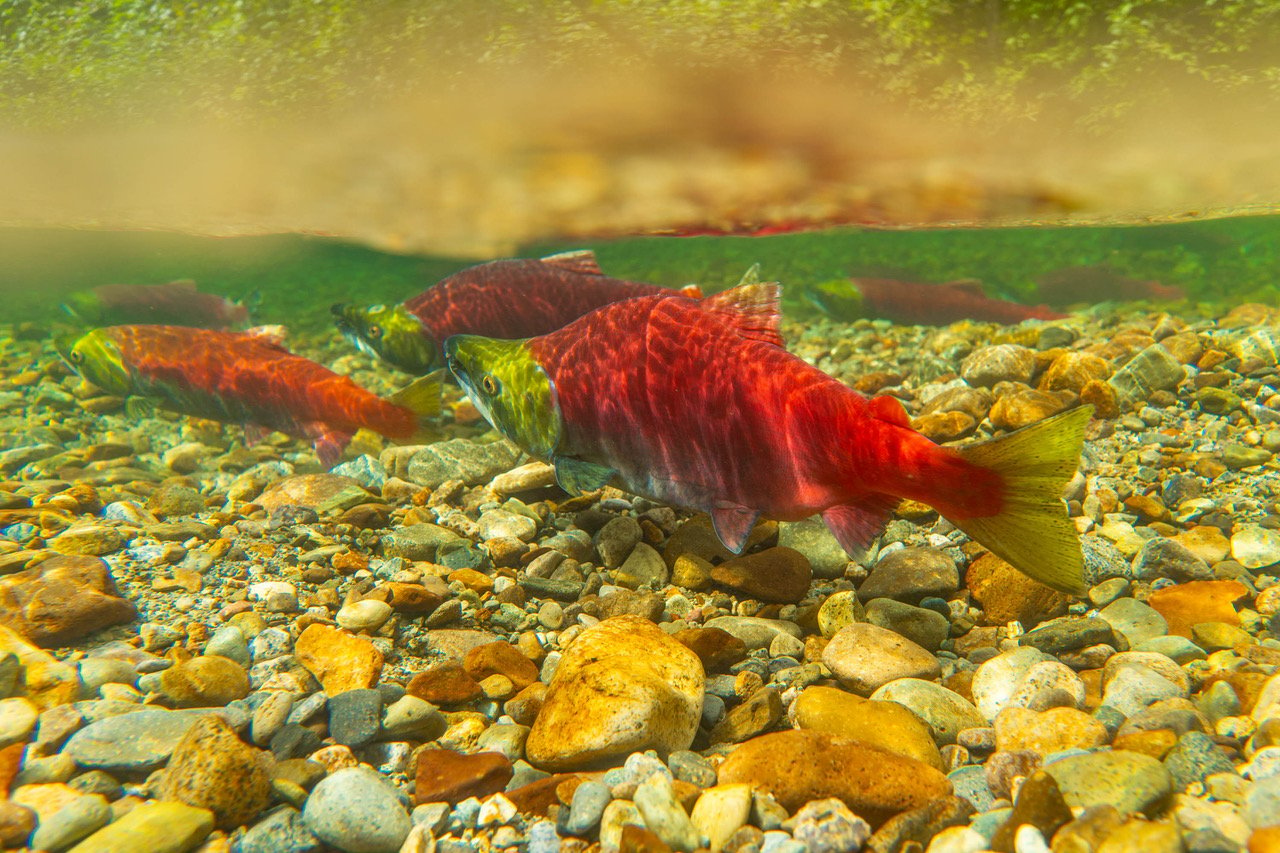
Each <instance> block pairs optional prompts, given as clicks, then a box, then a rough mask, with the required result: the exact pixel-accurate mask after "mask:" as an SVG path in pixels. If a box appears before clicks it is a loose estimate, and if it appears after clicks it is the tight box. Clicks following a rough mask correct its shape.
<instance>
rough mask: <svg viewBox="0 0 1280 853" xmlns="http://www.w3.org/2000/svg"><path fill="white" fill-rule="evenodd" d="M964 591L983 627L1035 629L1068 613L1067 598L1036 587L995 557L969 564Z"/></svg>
mask: <svg viewBox="0 0 1280 853" xmlns="http://www.w3.org/2000/svg"><path fill="white" fill-rule="evenodd" d="M965 587H966V588H967V589H968V590H969V592H970V594H972V596H973V599H974V601H976V602H977V603H978V605H979V606H981V608H982V611H983V617H984V618H983V623H984V624H996V625H1003V624H1007V623H1009V622H1020V623H1022V625H1023V626H1024V627H1028V628H1030V627H1034V626H1035V625H1038V624H1039V623H1041V622H1043V621H1045V620H1046V619H1051V618H1053V617H1055V616H1061V615H1062V614H1063V613H1065V612H1066V611H1067V604H1068V602H1069V600H1070V599H1069V597H1068V596H1066V595H1064V594H1063V593H1060V592H1058V591H1057V590H1054V589H1050V588H1049V587H1047V586H1045V585H1044V584H1042V583H1038V582H1036V581H1034V580H1032V579H1031V578H1029V577H1027V576H1026V575H1024V574H1023V573H1022V572H1020V571H1018V570H1017V569H1015V568H1014V567H1013V566H1011V565H1009V564H1008V563H1006V562H1005V561H1004V560H1002V559H1000V558H999V557H997V556H996V555H994V554H991V553H987V554H983V555H982V556H980V557H978V558H977V559H976V560H974V561H973V562H972V563H970V564H969V568H968V570H967V571H966V572H965Z"/></svg>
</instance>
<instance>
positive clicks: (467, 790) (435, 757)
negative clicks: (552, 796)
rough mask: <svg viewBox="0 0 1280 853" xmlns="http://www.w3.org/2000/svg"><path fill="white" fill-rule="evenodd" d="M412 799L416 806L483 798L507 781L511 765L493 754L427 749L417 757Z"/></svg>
mask: <svg viewBox="0 0 1280 853" xmlns="http://www.w3.org/2000/svg"><path fill="white" fill-rule="evenodd" d="M414 772H415V777H414V778H415V780H416V782H415V786H414V797H415V799H416V801H417V802H418V803H434V802H446V803H459V802H462V801H463V800H465V799H467V798H469V797H487V796H489V795H490V794H496V793H497V792H498V791H501V790H503V788H505V787H506V785H507V783H508V782H510V781H511V776H512V773H513V769H512V765H511V761H510V760H509V759H508V758H507V757H506V756H505V755H502V754H500V753H497V752H476V753H471V754H467V753H461V752H457V751H455V750H452V749H427V750H423V751H422V752H420V753H419V754H418V764H417V767H416V768H415V771H414Z"/></svg>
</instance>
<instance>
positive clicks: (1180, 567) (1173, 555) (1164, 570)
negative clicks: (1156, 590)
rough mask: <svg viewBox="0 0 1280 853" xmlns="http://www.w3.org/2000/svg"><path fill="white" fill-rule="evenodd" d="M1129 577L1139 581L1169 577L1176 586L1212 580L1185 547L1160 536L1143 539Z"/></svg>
mask: <svg viewBox="0 0 1280 853" xmlns="http://www.w3.org/2000/svg"><path fill="white" fill-rule="evenodd" d="M1133 577H1135V578H1137V579H1139V580H1155V579H1156V578H1170V579H1171V580H1174V581H1176V582H1178V583H1183V582H1186V581H1204V580H1210V579H1212V578H1213V570H1212V569H1210V568H1209V564H1208V563H1206V562H1205V561H1204V560H1202V559H1200V558H1199V557H1198V556H1196V555H1195V554H1194V553H1192V552H1191V551H1190V550H1189V549H1188V548H1187V547H1186V546H1184V545H1182V544H1181V543H1179V542H1177V541H1175V540H1173V539H1166V538H1165V537H1163V536H1157V537H1156V538H1154V539H1149V540H1147V541H1146V542H1145V543H1144V544H1143V546H1142V548H1141V549H1140V550H1139V551H1138V553H1137V554H1136V555H1135V556H1134V558H1133Z"/></svg>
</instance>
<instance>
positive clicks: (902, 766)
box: [719, 730, 951, 824]
mask: <svg viewBox="0 0 1280 853" xmlns="http://www.w3.org/2000/svg"><path fill="white" fill-rule="evenodd" d="M719 776H720V783H721V784H735V783H741V784H749V785H755V786H758V787H760V788H763V789H764V790H766V791H769V792H770V793H771V794H773V796H774V797H776V798H777V800H778V802H779V803H781V804H782V805H783V806H785V807H786V808H787V809H788V810H789V811H794V810H796V809H798V808H800V806H802V805H804V804H805V803H807V802H809V801H811V800H819V799H825V798H828V797H836V798H837V799H839V800H841V801H843V802H844V803H845V805H847V806H848V807H849V808H850V809H852V810H853V812H854V813H855V814H858V815H860V816H862V817H863V818H865V819H867V820H868V821H871V822H872V823H873V824H874V823H880V822H883V821H884V820H886V819H887V818H889V817H892V816H893V815H895V814H897V813H899V812H903V811H906V810H908V809H911V808H915V807H917V806H920V805H923V804H924V803H926V802H928V801H929V800H931V799H934V798H935V797H940V796H944V795H946V794H949V793H950V791H951V785H950V783H949V782H948V781H947V779H946V777H945V776H943V774H942V773H940V772H938V771H937V770H935V769H933V768H932V767H929V766H928V765H925V764H922V763H920V762H918V761H913V760H912V759H909V758H904V757H902V756H900V755H896V754H894V753H891V752H887V751H885V750H882V749H878V748H876V747H873V746H866V745H864V744H860V743H857V742H856V741H851V740H848V739H847V738H841V737H838V736H836V735H831V734H827V733H825V732H815V731H804V730H793V731H784V732H775V733H773V734H766V735H761V736H760V737H757V738H754V739H752V740H749V741H747V742H746V743H744V744H742V745H740V746H739V747H738V748H737V749H736V750H734V751H733V752H732V753H730V755H729V757H728V758H726V759H725V761H724V763H722V764H721V765H720V774H719Z"/></svg>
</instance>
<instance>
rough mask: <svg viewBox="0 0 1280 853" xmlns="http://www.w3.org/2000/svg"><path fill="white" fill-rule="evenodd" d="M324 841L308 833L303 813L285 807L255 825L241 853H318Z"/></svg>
mask: <svg viewBox="0 0 1280 853" xmlns="http://www.w3.org/2000/svg"><path fill="white" fill-rule="evenodd" d="M319 850H320V840H319V839H318V838H316V837H315V835H313V834H312V832H311V830H309V829H307V826H306V824H305V823H304V822H303V820H302V813H301V812H299V811H298V810H297V809H295V808H293V807H292V806H281V807H280V808H278V809H276V810H275V811H273V812H271V813H270V814H269V815H267V816H266V817H265V818H264V819H263V820H261V821H259V822H258V823H256V824H254V825H253V826H252V827H250V828H249V831H248V832H246V833H245V834H244V838H242V839H241V840H240V847H239V853H317V851H319Z"/></svg>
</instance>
